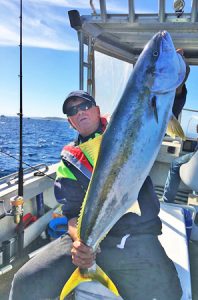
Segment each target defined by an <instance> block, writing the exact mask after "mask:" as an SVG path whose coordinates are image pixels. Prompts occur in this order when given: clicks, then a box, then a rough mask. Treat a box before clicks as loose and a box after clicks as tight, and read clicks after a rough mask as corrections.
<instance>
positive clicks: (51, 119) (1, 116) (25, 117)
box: [0, 115, 65, 121]
mask: <svg viewBox="0 0 198 300" xmlns="http://www.w3.org/2000/svg"><path fill="white" fill-rule="evenodd" d="M0 118H2V119H3V118H18V116H8V115H0ZM24 119H37V120H38V119H39V120H50V121H64V120H65V118H61V117H28V116H24Z"/></svg>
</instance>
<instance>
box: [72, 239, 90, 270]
mask: <svg viewBox="0 0 198 300" xmlns="http://www.w3.org/2000/svg"><path fill="white" fill-rule="evenodd" d="M71 254H72V262H73V264H74V265H76V266H78V267H80V268H83V269H87V268H90V267H91V266H92V265H93V263H94V260H95V259H96V254H95V253H93V250H92V248H91V247H88V246H86V245H85V244H83V243H82V242H81V241H80V240H76V241H74V242H73V248H72V250H71Z"/></svg>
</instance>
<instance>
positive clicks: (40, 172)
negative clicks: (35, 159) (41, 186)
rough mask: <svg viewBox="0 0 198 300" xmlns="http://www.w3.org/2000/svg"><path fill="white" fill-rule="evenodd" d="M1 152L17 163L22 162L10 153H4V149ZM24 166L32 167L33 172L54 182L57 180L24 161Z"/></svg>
mask: <svg viewBox="0 0 198 300" xmlns="http://www.w3.org/2000/svg"><path fill="white" fill-rule="evenodd" d="M0 152H1V153H3V154H5V155H7V156H9V157H11V158H13V159H15V160H17V161H20V160H19V159H18V158H16V157H14V156H13V155H11V154H9V153H7V152H5V151H3V150H2V149H0ZM23 164H24V165H26V166H28V167H30V168H31V169H32V170H34V171H37V172H39V174H40V175H41V174H42V175H43V176H46V177H49V178H50V179H52V180H53V181H54V180H55V179H54V178H53V177H51V176H50V175H47V174H45V173H44V172H42V171H40V170H38V169H37V168H35V167H33V166H31V165H29V164H28V163H26V162H24V161H23Z"/></svg>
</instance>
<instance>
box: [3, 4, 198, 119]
mask: <svg viewBox="0 0 198 300" xmlns="http://www.w3.org/2000/svg"><path fill="white" fill-rule="evenodd" d="M19 2H20V1H19V0H0V4H1V10H0V20H1V24H0V114H5V115H16V114H17V112H18V111H19V77H18V74H19V47H18V45H19ZM137 2H138V3H137ZM156 2H157V1H156V0H151V1H136V4H135V5H136V6H135V8H136V10H138V11H139V12H143V11H152V10H153V9H154V7H155V5H156ZM172 2H173V1H168V2H167V3H168V4H167V7H166V9H167V11H171V10H172ZM186 2H187V1H186ZM188 2H190V1H188ZM93 3H94V5H95V8H96V9H98V1H93ZM188 5H189V4H188V3H187V4H186V10H185V11H186V12H188V11H189V9H190V7H189V6H188ZM146 6H147V7H146ZM126 8H127V1H126V0H123V1H118V0H117V1H116V0H114V1H113V0H112V1H110V0H109V1H108V0H107V9H108V11H111V12H117V13H118V12H120V13H124V12H126ZM143 8H144V9H143ZM70 9H78V10H79V11H80V14H90V13H91V9H90V6H89V1H88V0H82V1H80V0H79V1H72V0H24V1H23V106H24V107H23V112H24V115H25V116H43V117H44V116H59V117H63V114H62V111H61V108H62V103H63V100H64V98H65V96H66V95H67V94H68V93H69V92H70V91H71V90H74V89H78V87H79V80H78V74H79V70H78V41H77V34H76V31H75V30H73V29H71V28H70V25H69V20H68V16H67V11H68V10H70ZM196 74H197V67H191V73H190V76H189V79H188V82H187V87H188V98H187V102H186V108H191V109H197V108H198V105H197V95H196V91H197V79H196V76H197V75H196Z"/></svg>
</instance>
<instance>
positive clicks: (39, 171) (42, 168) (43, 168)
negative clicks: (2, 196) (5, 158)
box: [0, 163, 49, 190]
mask: <svg viewBox="0 0 198 300" xmlns="http://www.w3.org/2000/svg"><path fill="white" fill-rule="evenodd" d="M48 169H49V167H48V166H47V165H46V164H44V163H42V164H38V165H35V166H33V167H29V168H26V169H24V171H23V173H24V175H30V176H31V177H33V176H43V175H45V173H46V172H47V171H48ZM33 171H35V172H33ZM18 176H19V174H18V172H15V173H12V174H10V175H7V176H4V177H2V178H0V186H1V185H3V184H6V185H7V186H11V185H14V184H16V183H17V182H18ZM30 176H28V178H29V177H30ZM24 180H25V178H24ZM4 188H5V186H3V187H2V189H4ZM0 190H1V187H0Z"/></svg>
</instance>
